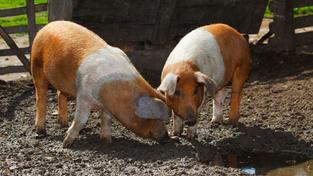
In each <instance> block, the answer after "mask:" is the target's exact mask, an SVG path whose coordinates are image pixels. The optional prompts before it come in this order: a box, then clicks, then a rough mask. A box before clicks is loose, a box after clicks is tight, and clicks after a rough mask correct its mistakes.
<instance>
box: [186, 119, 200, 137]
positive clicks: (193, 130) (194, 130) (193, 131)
mask: <svg viewBox="0 0 313 176" xmlns="http://www.w3.org/2000/svg"><path fill="white" fill-rule="evenodd" d="M197 126H198V123H196V124H195V125H194V126H191V127H188V129H187V136H186V138H187V140H189V141H191V140H192V139H193V138H195V137H197Z"/></svg>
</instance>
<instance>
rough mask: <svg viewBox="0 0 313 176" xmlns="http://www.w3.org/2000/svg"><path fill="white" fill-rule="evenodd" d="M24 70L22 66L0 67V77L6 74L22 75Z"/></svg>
mask: <svg viewBox="0 0 313 176" xmlns="http://www.w3.org/2000/svg"><path fill="white" fill-rule="evenodd" d="M23 72H25V68H24V67H23V66H22V65H11V66H6V67H1V69H0V75H5V74H8V73H23Z"/></svg>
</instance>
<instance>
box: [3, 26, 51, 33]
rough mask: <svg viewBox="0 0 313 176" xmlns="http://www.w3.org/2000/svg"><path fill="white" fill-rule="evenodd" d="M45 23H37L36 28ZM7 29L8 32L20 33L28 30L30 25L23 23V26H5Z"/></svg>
mask: <svg viewBox="0 0 313 176" xmlns="http://www.w3.org/2000/svg"><path fill="white" fill-rule="evenodd" d="M43 26H45V25H38V24H37V25H36V30H37V31H38V30H39V29H41V28H42V27H43ZM4 29H5V31H6V32H7V33H8V34H14V33H20V32H28V31H29V30H28V26H26V25H22V26H10V27H4Z"/></svg>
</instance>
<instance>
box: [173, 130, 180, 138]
mask: <svg viewBox="0 0 313 176" xmlns="http://www.w3.org/2000/svg"><path fill="white" fill-rule="evenodd" d="M181 134H182V131H174V132H173V134H172V136H176V137H180V136H181Z"/></svg>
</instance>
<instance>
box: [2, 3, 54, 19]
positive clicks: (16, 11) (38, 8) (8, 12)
mask: <svg viewBox="0 0 313 176" xmlns="http://www.w3.org/2000/svg"><path fill="white" fill-rule="evenodd" d="M47 6H48V4H47V3H45V4H37V5H35V12H43V11H47ZM23 14H26V7H18V8H12V9H2V10H0V17H10V16H16V15H23Z"/></svg>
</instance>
